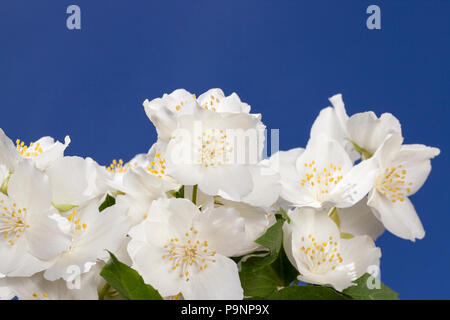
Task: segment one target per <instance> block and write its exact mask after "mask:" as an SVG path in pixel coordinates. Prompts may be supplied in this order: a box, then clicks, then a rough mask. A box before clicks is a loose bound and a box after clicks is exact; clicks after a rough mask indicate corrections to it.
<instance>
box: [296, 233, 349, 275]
mask: <svg viewBox="0 0 450 320" xmlns="http://www.w3.org/2000/svg"><path fill="white" fill-rule="evenodd" d="M301 241H302V247H301V248H300V252H301V254H302V255H303V259H302V260H303V261H304V262H305V263H306V265H307V266H308V269H309V270H310V271H311V272H313V273H317V274H323V273H326V272H328V271H329V270H330V269H331V270H335V269H336V266H337V265H339V264H340V263H342V261H343V259H342V257H341V254H340V253H339V252H338V246H339V243H338V242H337V241H333V237H331V236H330V237H329V238H328V241H326V242H325V241H323V242H321V243H320V242H317V241H316V239H315V238H314V237H313V236H312V235H311V234H308V237H306V238H305V237H304V236H302V237H301Z"/></svg>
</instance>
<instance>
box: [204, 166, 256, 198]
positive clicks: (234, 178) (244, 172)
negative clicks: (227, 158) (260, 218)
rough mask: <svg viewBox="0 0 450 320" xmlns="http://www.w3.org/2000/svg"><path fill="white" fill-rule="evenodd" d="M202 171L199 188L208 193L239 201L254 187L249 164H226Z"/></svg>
mask: <svg viewBox="0 0 450 320" xmlns="http://www.w3.org/2000/svg"><path fill="white" fill-rule="evenodd" d="M202 171H203V175H202V177H201V180H200V181H199V183H198V188H199V189H200V190H202V191H203V192H204V193H206V194H209V195H220V196H222V197H224V198H226V199H230V200H235V201H239V200H241V198H242V197H244V196H246V195H248V194H249V193H250V192H251V191H252V189H253V181H252V175H251V173H250V169H249V167H247V166H226V165H224V166H219V167H217V168H206V169H203V170H202Z"/></svg>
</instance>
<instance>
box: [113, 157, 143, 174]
mask: <svg viewBox="0 0 450 320" xmlns="http://www.w3.org/2000/svg"><path fill="white" fill-rule="evenodd" d="M135 166H137V163H135ZM130 167H131V164H130V163H129V162H127V163H125V164H124V162H123V160H122V159H119V161H117V160H116V159H114V160H113V161H112V163H111V164H110V165H109V167H107V168H106V169H107V170H108V171H109V172H112V173H125V172H127V171H128V169H129V168H130Z"/></svg>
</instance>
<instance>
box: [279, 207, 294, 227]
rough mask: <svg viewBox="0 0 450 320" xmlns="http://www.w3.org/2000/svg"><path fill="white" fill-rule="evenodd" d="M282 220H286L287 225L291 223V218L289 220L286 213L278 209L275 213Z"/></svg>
mask: <svg viewBox="0 0 450 320" xmlns="http://www.w3.org/2000/svg"><path fill="white" fill-rule="evenodd" d="M277 214H279V215H280V216H281V217H282V218H283V219H284V220H286V221H287V222H288V223H291V218H289V215H288V214H287V213H286V210H284V209H283V208H280V209H279V210H278V212H277Z"/></svg>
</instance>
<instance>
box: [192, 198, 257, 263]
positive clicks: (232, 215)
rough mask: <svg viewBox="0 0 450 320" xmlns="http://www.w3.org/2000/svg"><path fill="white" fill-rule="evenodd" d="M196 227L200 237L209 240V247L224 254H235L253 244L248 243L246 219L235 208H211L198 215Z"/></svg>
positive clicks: (229, 255) (195, 222)
mask: <svg viewBox="0 0 450 320" xmlns="http://www.w3.org/2000/svg"><path fill="white" fill-rule="evenodd" d="M194 228H195V229H196V230H197V231H198V238H199V239H201V240H203V241H205V240H207V241H208V245H209V247H211V248H213V249H214V250H216V251H217V252H218V253H219V254H221V255H224V256H228V257H231V256H234V255H236V254H237V253H239V252H240V251H242V249H243V248H245V247H247V246H248V245H251V242H252V241H250V242H249V243H246V240H247V237H246V232H245V220H244V218H242V217H241V216H240V214H239V212H238V211H237V210H235V209H233V208H226V207H223V206H221V207H218V208H210V209H207V210H205V211H204V212H202V214H201V215H197V217H196V219H195V220H194Z"/></svg>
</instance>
